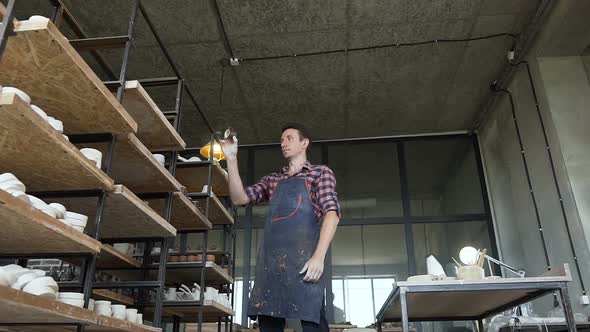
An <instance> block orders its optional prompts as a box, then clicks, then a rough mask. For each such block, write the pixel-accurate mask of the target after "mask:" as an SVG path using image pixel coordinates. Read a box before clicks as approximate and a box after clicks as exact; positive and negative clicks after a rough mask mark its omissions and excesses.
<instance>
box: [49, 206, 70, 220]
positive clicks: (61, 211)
mask: <svg viewBox="0 0 590 332" xmlns="http://www.w3.org/2000/svg"><path fill="white" fill-rule="evenodd" d="M49 206H51V207H52V208H54V209H55V210H57V219H63V218H65V216H66V212H67V210H66V207H65V206H63V205H61V204H59V203H49Z"/></svg>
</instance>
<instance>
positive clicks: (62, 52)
mask: <svg viewBox="0 0 590 332" xmlns="http://www.w3.org/2000/svg"><path fill="white" fill-rule="evenodd" d="M14 31H15V32H16V36H12V37H10V40H8V42H7V44H6V50H5V52H4V55H3V57H2V62H1V63H0V82H2V84H4V86H15V87H17V88H18V87H21V88H22V89H23V91H25V92H26V93H27V94H28V95H29V96H30V97H31V99H32V101H33V104H35V105H37V106H39V107H41V108H42V109H43V110H44V111H45V112H46V113H47V114H48V115H50V116H53V117H55V118H57V119H58V120H61V121H63V123H64V129H65V132H66V133H68V134H86V133H129V132H135V131H137V123H136V122H135V120H133V118H132V117H131V115H130V114H129V113H127V111H126V110H125V109H124V108H123V106H122V105H121V104H120V103H119V102H118V101H117V99H116V98H115V97H114V96H113V95H112V94H111V92H110V91H109V90H108V89H107V87H106V86H105V85H104V84H103V83H102V81H101V80H100V79H99V78H98V76H96V74H95V73H94V72H93V71H92V69H91V68H90V67H89V66H88V64H86V62H84V60H83V59H82V57H80V55H79V54H78V52H77V51H76V50H75V49H74V48H73V47H72V46H71V45H70V43H69V42H68V40H67V39H66V37H64V36H63V35H62V34H61V32H60V31H59V30H58V29H57V28H56V27H55V25H54V24H53V23H51V22H39V21H37V22H34V21H20V22H18V23H17V24H15V28H14Z"/></svg>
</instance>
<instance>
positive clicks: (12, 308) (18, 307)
mask: <svg viewBox="0 0 590 332" xmlns="http://www.w3.org/2000/svg"><path fill="white" fill-rule="evenodd" d="M47 322H51V323H52V324H53V325H55V324H61V323H63V324H76V323H79V324H84V325H85V326H86V330H87V331H112V332H115V331H121V332H123V331H129V332H161V329H159V328H154V327H150V326H146V325H139V324H134V323H130V322H127V321H123V320H120V319H116V318H112V317H106V316H97V315H96V314H95V313H94V312H92V311H90V310H86V309H84V308H78V307H75V306H71V305H68V304H65V303H61V302H58V301H54V300H51V299H48V298H43V297H39V296H35V295H31V294H28V293H25V292H22V291H19V290H15V289H12V288H8V287H0V325H1V324H2V323H25V324H26V323H31V324H35V323H47ZM53 325H52V326H26V325H24V326H23V325H21V326H18V327H15V328H14V329H15V330H19V331H23V330H24V331H70V330H72V331H75V329H76V328H75V327H73V326H70V327H64V326H53Z"/></svg>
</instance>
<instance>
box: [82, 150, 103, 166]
mask: <svg viewBox="0 0 590 332" xmlns="http://www.w3.org/2000/svg"><path fill="white" fill-rule="evenodd" d="M80 152H82V154H83V155H84V156H85V157H86V158H88V159H90V160H91V161H93V162H94V163H96V167H98V168H100V166H101V165H102V152H100V151H98V150H97V149H92V148H84V149H80Z"/></svg>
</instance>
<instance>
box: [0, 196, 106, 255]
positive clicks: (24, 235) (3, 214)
mask: <svg viewBox="0 0 590 332" xmlns="http://www.w3.org/2000/svg"><path fill="white" fill-rule="evenodd" d="M0 225H2V231H1V232H0V252H1V253H2V254H34V253H39V254H42V253H91V254H96V253H98V252H100V248H101V246H100V242H98V241H96V240H95V239H93V238H91V237H89V236H87V235H84V234H82V233H80V232H78V231H76V230H74V229H73V228H71V227H69V226H67V225H65V224H63V223H62V222H60V221H58V220H57V219H55V218H52V217H50V216H48V215H47V214H45V213H43V212H41V211H39V210H37V209H35V208H33V207H32V206H30V205H29V204H28V203H26V202H24V201H22V200H20V199H17V198H15V197H13V196H12V195H10V194H9V193H7V192H5V191H3V190H0Z"/></svg>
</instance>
